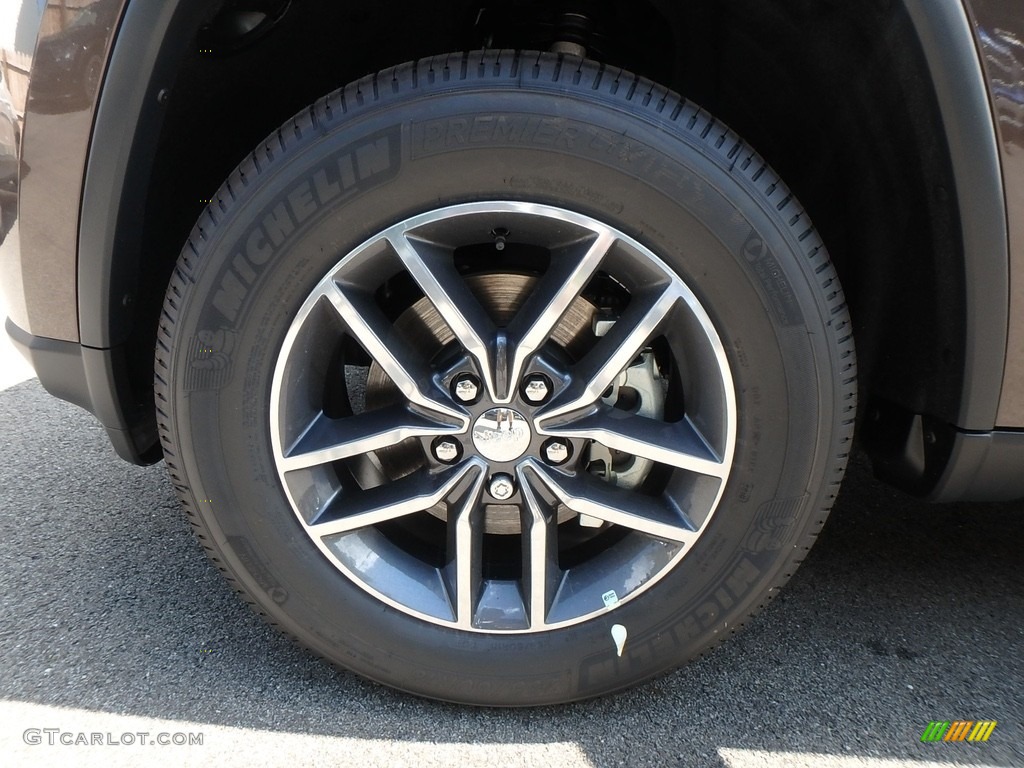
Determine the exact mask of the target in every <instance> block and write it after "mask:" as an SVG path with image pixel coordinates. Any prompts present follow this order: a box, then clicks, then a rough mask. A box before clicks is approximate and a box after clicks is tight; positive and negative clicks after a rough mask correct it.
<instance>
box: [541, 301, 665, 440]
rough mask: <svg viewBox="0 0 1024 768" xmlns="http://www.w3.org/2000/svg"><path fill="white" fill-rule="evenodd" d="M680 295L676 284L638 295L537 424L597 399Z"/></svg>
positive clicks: (637, 352)
mask: <svg viewBox="0 0 1024 768" xmlns="http://www.w3.org/2000/svg"><path fill="white" fill-rule="evenodd" d="M680 298H681V296H680V293H679V290H678V288H677V287H676V286H675V285H674V284H669V285H667V286H665V287H663V288H662V289H661V290H658V291H654V292H651V293H647V294H646V295H645V294H640V295H638V296H635V297H634V299H633V301H632V302H630V304H629V306H628V307H626V310H625V312H623V314H622V317H620V318H619V320H618V321H617V322H616V323H615V325H614V326H612V329H611V330H610V331H609V332H608V334H607V335H605V336H603V337H601V340H600V341H599V342H598V343H597V344H596V345H595V346H594V348H593V349H591V350H590V351H589V352H588V353H587V354H586V356H585V357H584V358H583V359H582V360H580V362H579V363H577V364H576V366H575V367H574V370H573V382H572V384H570V385H569V387H567V388H566V389H565V390H563V391H562V393H560V395H559V396H558V397H556V398H555V399H554V400H553V401H552V402H551V405H550V406H548V407H547V408H545V409H544V410H543V411H542V412H541V414H540V417H539V419H538V422H539V423H538V427H539V428H541V429H543V428H544V426H545V424H547V423H549V422H550V421H552V420H554V419H557V418H559V417H561V416H564V415H566V414H569V413H572V412H573V411H578V410H580V409H583V408H587V407H589V406H592V405H593V404H594V403H596V402H597V401H598V400H599V399H600V398H601V396H602V394H603V393H604V391H605V390H606V389H607V388H608V387H609V386H611V385H612V383H613V382H614V381H615V378H616V377H617V376H618V375H619V374H620V373H621V372H622V371H623V370H625V368H626V367H627V366H628V365H629V364H630V363H631V362H632V361H633V360H635V359H636V357H637V356H638V355H639V354H640V353H641V352H642V351H643V348H644V346H645V345H646V344H647V342H648V341H649V340H650V338H651V336H652V335H653V334H654V332H655V331H656V330H657V329H658V327H659V326H660V325H661V323H662V322H663V321H664V320H665V318H666V317H667V316H668V314H669V313H670V312H671V311H672V309H673V308H674V307H675V305H676V302H678V301H679V299H680Z"/></svg>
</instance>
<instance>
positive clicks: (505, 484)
mask: <svg viewBox="0 0 1024 768" xmlns="http://www.w3.org/2000/svg"><path fill="white" fill-rule="evenodd" d="M487 490H488V492H489V493H490V494H491V496H493V497H494V498H496V499H497V500H498V501H506V500H508V499H511V498H512V494H513V493H515V492H516V484H515V482H514V481H513V480H512V476H511V475H506V474H504V473H503V472H499V473H498V474H496V475H492V476H491V483H490V485H489V486H487Z"/></svg>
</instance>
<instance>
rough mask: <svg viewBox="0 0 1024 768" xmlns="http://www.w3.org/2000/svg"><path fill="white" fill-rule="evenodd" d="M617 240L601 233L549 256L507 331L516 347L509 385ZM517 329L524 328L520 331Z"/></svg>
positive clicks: (610, 234) (543, 341)
mask: <svg viewBox="0 0 1024 768" xmlns="http://www.w3.org/2000/svg"><path fill="white" fill-rule="evenodd" d="M616 239H617V238H616V237H615V235H614V234H612V233H611V232H608V231H600V232H598V233H597V234H596V235H595V236H594V237H593V238H588V239H587V240H586V241H585V242H584V243H582V244H580V245H578V246H576V247H570V248H565V249H563V250H562V251H561V252H559V253H555V254H553V255H552V258H551V266H550V267H549V268H548V270H547V272H545V273H544V276H543V277H542V278H541V279H540V280H539V282H538V283H537V285H536V286H535V287H534V288H533V291H532V293H531V295H530V297H529V298H528V299H527V300H526V303H525V304H524V305H523V307H522V309H521V310H520V312H519V315H518V318H517V320H516V321H513V323H512V326H511V327H510V329H509V335H510V336H511V337H512V338H513V339H514V340H515V344H516V349H515V353H514V355H513V359H512V371H511V379H512V381H518V379H519V376H520V375H521V374H522V371H523V369H524V368H525V367H526V361H527V359H528V358H529V356H530V355H532V354H533V353H534V352H536V351H537V350H538V349H540V348H541V347H542V346H543V345H544V343H545V342H546V341H547V340H548V339H549V338H550V336H551V334H552V332H553V331H554V329H555V326H556V325H558V322H559V320H561V319H562V317H563V316H564V315H565V313H566V312H567V311H568V310H569V307H570V306H571V305H572V303H573V302H574V301H575V300H576V298H577V297H578V296H579V295H580V293H581V292H582V291H583V289H584V288H586V287H587V283H588V282H589V281H590V279H591V278H592V277H593V276H594V273H595V272H596V271H597V269H598V267H600V266H601V262H602V260H603V259H604V257H605V255H606V254H607V253H608V251H609V250H610V249H611V247H612V246H613V245H614V244H615V241H616ZM580 251H582V253H580ZM519 318H522V319H521V320H520V319H519ZM527 323H529V325H528V326H527ZM520 326H524V327H523V328H522V329H520Z"/></svg>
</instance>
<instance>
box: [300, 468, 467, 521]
mask: <svg viewBox="0 0 1024 768" xmlns="http://www.w3.org/2000/svg"><path fill="white" fill-rule="evenodd" d="M484 468H485V465H484V464H483V462H481V461H480V460H479V459H471V460H469V461H467V462H464V463H463V464H461V465H459V466H457V467H452V468H451V469H449V470H446V471H444V472H441V473H437V474H434V473H431V472H428V471H427V470H419V471H418V472H414V473H413V474H411V475H408V476H406V477H403V478H401V479H400V480H395V481H394V482H391V483H386V484H384V485H381V486H377V487H376V488H371V489H369V490H366V491H355V492H354V493H353V492H342V493H340V494H338V496H337V497H335V498H334V499H333V500H332V501H331V502H330V503H328V504H327V505H325V507H324V509H323V510H322V511H321V512H320V514H318V515H317V517H316V518H315V519H314V520H312V521H310V522H308V523H307V527H308V529H309V532H310V534H311V535H313V536H317V537H321V538H322V537H324V536H330V535H332V534H337V533H347V532H348V531H354V530H356V529H358V528H365V527H366V526H368V525H376V524H378V523H383V522H385V521H387V520H394V519H395V518H398V517H404V516H406V515H411V514H415V513H416V512H422V511H423V510H425V509H429V508H430V507H432V506H434V505H435V504H437V503H438V502H440V501H443V500H444V499H445V498H447V497H448V496H449V495H451V494H452V493H454V492H455V490H456V489H457V488H458V487H459V486H460V485H461V484H462V483H463V482H465V481H466V480H467V479H475V478H476V477H477V476H478V475H479V474H481V473H482V472H483V470H484Z"/></svg>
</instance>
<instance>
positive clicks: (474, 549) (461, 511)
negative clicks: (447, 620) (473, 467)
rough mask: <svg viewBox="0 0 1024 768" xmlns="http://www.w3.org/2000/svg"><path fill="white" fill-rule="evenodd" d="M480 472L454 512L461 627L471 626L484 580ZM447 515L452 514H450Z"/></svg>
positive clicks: (457, 606)
mask: <svg viewBox="0 0 1024 768" xmlns="http://www.w3.org/2000/svg"><path fill="white" fill-rule="evenodd" d="M485 479H486V476H485V474H484V473H483V472H479V473H478V474H477V477H476V480H475V482H474V483H473V485H472V487H471V488H470V489H469V491H467V493H466V494H465V496H464V497H463V498H462V499H460V500H459V502H458V504H457V508H458V511H456V512H454V515H455V524H454V554H455V599H454V600H453V601H452V602H453V603H454V604H455V616H456V621H457V623H458V624H459V626H461V627H465V628H471V627H472V626H473V613H474V611H475V609H476V601H477V598H478V597H479V595H480V587H481V583H482V581H483V559H484V555H483V548H484V517H483V508H482V506H481V504H480V499H481V496H482V495H483V487H484V480H485ZM449 514H452V512H451V511H450V512H449Z"/></svg>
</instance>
